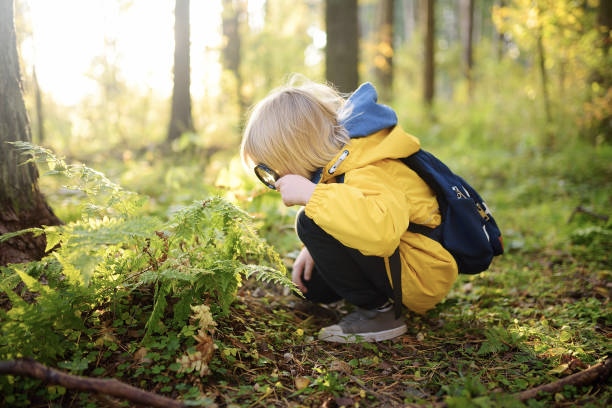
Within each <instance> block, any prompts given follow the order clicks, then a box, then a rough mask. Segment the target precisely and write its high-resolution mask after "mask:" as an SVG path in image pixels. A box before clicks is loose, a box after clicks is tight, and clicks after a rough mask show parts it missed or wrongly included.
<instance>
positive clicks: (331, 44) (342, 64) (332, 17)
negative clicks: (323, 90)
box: [325, 0, 359, 92]
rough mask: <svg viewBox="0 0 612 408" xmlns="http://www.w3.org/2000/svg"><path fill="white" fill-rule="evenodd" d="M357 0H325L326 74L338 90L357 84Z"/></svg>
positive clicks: (344, 90)
mask: <svg viewBox="0 0 612 408" xmlns="http://www.w3.org/2000/svg"><path fill="white" fill-rule="evenodd" d="M357 16H358V13H357V0H326V2H325V25H326V30H327V47H326V48H325V76H326V78H327V80H328V81H329V82H331V83H332V84H334V85H335V86H336V87H337V88H338V90H339V91H341V92H352V91H354V90H355V88H357V86H358V85H359V72H358V64H359V28H358V17H357Z"/></svg>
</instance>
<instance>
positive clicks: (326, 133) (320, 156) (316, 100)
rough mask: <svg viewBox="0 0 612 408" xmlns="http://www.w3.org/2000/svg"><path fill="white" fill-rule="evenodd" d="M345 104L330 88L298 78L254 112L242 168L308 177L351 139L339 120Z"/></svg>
mask: <svg viewBox="0 0 612 408" xmlns="http://www.w3.org/2000/svg"><path fill="white" fill-rule="evenodd" d="M297 81H301V83H297ZM344 104H345V99H344V98H343V96H342V95H341V94H340V93H339V92H337V91H336V90H335V89H334V88H332V87H331V86H328V85H324V84H318V83H315V82H312V81H309V80H306V79H305V78H303V77H294V78H293V79H292V81H290V82H289V83H288V84H287V85H285V86H282V87H280V88H277V89H276V90H274V91H272V92H271V93H270V94H269V95H268V96H267V97H266V98H264V99H263V100H262V101H260V102H259V103H258V104H257V105H255V107H254V108H253V110H252V111H251V114H250V117H249V120H248V122H247V126H246V129H245V131H244V136H243V139H242V145H241V148H240V156H241V158H242V162H243V164H244V165H245V167H247V168H249V169H253V167H254V166H255V165H257V164H259V163H263V164H265V165H266V166H268V167H270V168H271V169H273V170H275V171H276V172H277V173H278V174H279V175H281V176H284V175H287V174H298V175H301V176H304V177H306V178H310V177H311V175H312V173H313V172H315V171H316V170H317V169H319V168H321V167H324V166H325V165H326V164H327V163H328V162H329V161H330V160H331V159H333V158H334V157H335V156H336V155H337V154H338V152H339V150H340V149H341V148H342V147H343V146H344V145H346V144H347V143H348V141H349V136H348V132H347V131H346V129H345V128H344V127H343V126H342V125H340V120H341V119H342V118H339V112H341V111H342V108H343V107H344Z"/></svg>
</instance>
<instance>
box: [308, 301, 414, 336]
mask: <svg viewBox="0 0 612 408" xmlns="http://www.w3.org/2000/svg"><path fill="white" fill-rule="evenodd" d="M407 330H408V328H407V327H406V323H404V321H403V320H402V319H396V318H395V311H394V310H393V308H392V307H391V308H389V310H386V311H379V310H377V309H374V310H365V309H357V310H356V311H355V312H353V313H349V314H348V315H346V316H345V317H344V318H343V319H342V320H340V322H338V324H334V325H332V326H328V327H324V328H322V329H321V331H320V332H319V340H324V341H332V342H336V343H357V342H359V341H367V342H375V341H383V340H389V339H392V338H394V337H397V336H400V335H402V334H404V333H406V331H407Z"/></svg>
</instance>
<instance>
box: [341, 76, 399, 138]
mask: <svg viewBox="0 0 612 408" xmlns="http://www.w3.org/2000/svg"><path fill="white" fill-rule="evenodd" d="M377 101H378V94H377V93H376V89H374V86H373V85H372V84H371V83H369V82H366V83H365V84H362V85H361V86H360V87H359V88H357V90H356V91H355V92H353V94H352V95H351V96H350V97H349V98H348V100H347V103H346V105H345V108H344V110H345V114H346V115H347V116H348V117H346V118H345V119H342V120H341V121H340V124H341V125H343V126H344V127H345V128H346V130H348V132H349V136H350V137H351V138H359V137H364V136H368V135H370V134H372V133H376V132H378V131H379V130H382V129H386V128H390V127H392V126H395V125H397V115H396V114H395V111H394V110H393V109H391V108H390V107H388V106H386V105H382V104H380V103H378V102H377ZM340 116H342V114H341V115H340Z"/></svg>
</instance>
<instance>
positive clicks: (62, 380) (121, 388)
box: [0, 359, 186, 408]
mask: <svg viewBox="0 0 612 408" xmlns="http://www.w3.org/2000/svg"><path fill="white" fill-rule="evenodd" d="M0 374H11V375H25V376H29V377H32V378H37V379H39V380H42V381H43V382H44V383H46V384H53V385H61V386H62V387H66V388H70V389H75V390H79V391H88V392H96V393H99V394H104V395H111V396H113V397H117V398H123V399H126V400H128V401H132V402H134V403H136V404H141V405H145V406H150V407H159V408H165V407H168V408H183V407H186V405H185V404H183V403H182V402H181V401H177V400H173V399H171V398H166V397H164V396H161V395H157V394H154V393H151V392H148V391H144V390H141V389H140V388H136V387H133V386H131V385H128V384H126V383H123V382H121V381H119V380H116V379H114V378H113V379H107V378H91V377H82V376H77V375H72V374H66V373H63V372H61V371H58V370H55V369H53V368H49V367H46V366H45V365H43V364H41V363H39V362H37V361H35V360H32V359H17V360H8V361H0Z"/></svg>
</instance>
